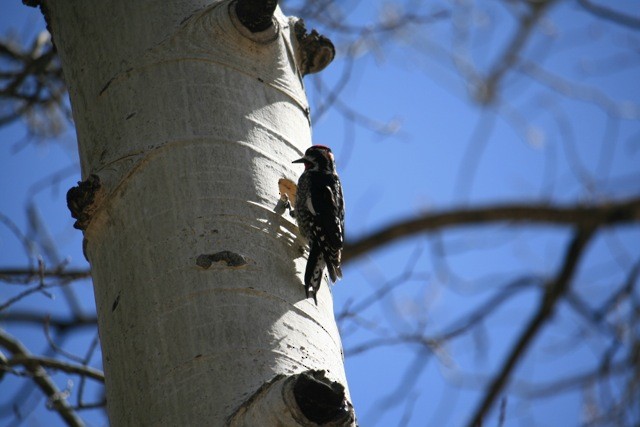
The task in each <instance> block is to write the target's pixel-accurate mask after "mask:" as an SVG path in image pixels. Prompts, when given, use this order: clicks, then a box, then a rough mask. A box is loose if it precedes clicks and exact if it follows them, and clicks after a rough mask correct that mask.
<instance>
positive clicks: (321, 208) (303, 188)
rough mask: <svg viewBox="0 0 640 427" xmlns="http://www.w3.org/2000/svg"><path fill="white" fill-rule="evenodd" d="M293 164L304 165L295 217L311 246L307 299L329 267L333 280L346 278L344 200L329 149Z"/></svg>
mask: <svg viewBox="0 0 640 427" xmlns="http://www.w3.org/2000/svg"><path fill="white" fill-rule="evenodd" d="M293 163H303V164H304V172H303V173H302V175H300V178H299V179H298V189H297V192H296V200H295V206H294V211H293V215H294V216H295V218H296V222H297V223H298V228H299V230H300V234H301V235H302V237H304V238H305V239H306V240H307V242H308V243H309V258H308V260H307V266H306V269H305V273H304V286H305V292H306V295H307V298H309V297H313V300H314V302H315V304H316V305H318V299H317V293H318V290H319V289H320V283H321V281H322V275H323V272H324V269H325V267H326V269H327V272H328V273H329V278H330V279H331V281H332V282H334V283H335V282H336V281H337V280H338V279H340V278H342V268H341V266H340V262H341V258H342V248H343V245H344V197H343V195H342V185H341V183H340V178H339V177H338V174H337V172H336V164H335V159H334V157H333V153H332V152H331V149H330V148H329V147H326V146H324V145H313V146H311V147H309V148H308V149H307V151H305V153H304V156H303V157H302V158H300V159H298V160H294V161H293Z"/></svg>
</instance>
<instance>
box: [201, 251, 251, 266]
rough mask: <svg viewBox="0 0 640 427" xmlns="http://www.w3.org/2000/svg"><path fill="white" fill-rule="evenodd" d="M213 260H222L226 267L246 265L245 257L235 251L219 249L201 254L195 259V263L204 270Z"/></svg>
mask: <svg viewBox="0 0 640 427" xmlns="http://www.w3.org/2000/svg"><path fill="white" fill-rule="evenodd" d="M214 262H224V263H225V264H226V266H227V267H243V266H245V265H247V258H246V257H245V256H244V255H240V254H237V253H235V252H231V251H221V252H216V253H215V254H202V255H199V256H198V258H197V259H196V265H197V266H198V267H202V268H204V269H205V270H206V269H208V268H209V267H211V265H212V264H213V263H214Z"/></svg>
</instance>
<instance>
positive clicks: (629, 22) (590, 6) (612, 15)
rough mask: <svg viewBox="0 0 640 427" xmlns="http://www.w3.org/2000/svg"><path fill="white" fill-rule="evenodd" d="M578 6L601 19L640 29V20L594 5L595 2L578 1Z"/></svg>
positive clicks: (589, 0)
mask: <svg viewBox="0 0 640 427" xmlns="http://www.w3.org/2000/svg"><path fill="white" fill-rule="evenodd" d="M605 3H606V2H605ZM578 4H579V5H580V6H582V7H583V8H584V9H585V10H586V11H588V12H589V13H592V14H594V15H596V16H597V17H599V18H602V19H606V20H607V21H611V22H615V23H616V24H620V25H624V26H625V27H629V28H632V29H634V30H637V29H640V19H638V18H634V17H633V16H631V15H627V14H624V13H620V12H618V11H615V10H613V9H610V8H608V7H605V6H601V5H598V4H594V3H593V2H591V0H578Z"/></svg>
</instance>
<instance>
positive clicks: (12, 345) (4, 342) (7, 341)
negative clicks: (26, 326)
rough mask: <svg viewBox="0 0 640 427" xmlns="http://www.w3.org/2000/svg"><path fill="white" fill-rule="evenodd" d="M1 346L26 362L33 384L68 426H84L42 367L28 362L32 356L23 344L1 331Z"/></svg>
mask: <svg viewBox="0 0 640 427" xmlns="http://www.w3.org/2000/svg"><path fill="white" fill-rule="evenodd" d="M0 345H1V346H3V347H4V348H6V349H7V350H8V351H9V352H11V353H12V355H13V357H14V358H16V357H18V358H22V360H24V367H25V368H26V369H27V370H28V371H29V373H30V374H31V378H32V379H33V382H34V383H35V384H36V385H37V386H38V388H40V390H41V391H42V392H43V393H44V394H45V396H47V397H48V398H49V401H50V402H51V408H52V409H54V410H55V411H56V412H57V413H58V415H60V417H61V418H62V419H63V420H64V421H65V422H66V423H67V425H69V426H74V427H75V426H77V427H81V426H84V423H83V422H82V420H81V419H80V418H79V417H78V415H77V414H76V413H75V411H74V410H73V409H72V408H71V407H70V406H69V404H68V403H67V401H66V398H65V396H64V394H63V393H61V392H60V390H59V389H58V387H57V386H56V385H55V383H54V382H53V381H52V380H51V378H50V377H49V375H48V374H47V371H46V370H45V369H44V368H43V367H42V365H40V364H39V363H36V362H35V361H32V360H31V361H30V360H27V359H31V358H32V356H31V354H30V353H29V351H28V350H27V349H26V348H25V347H24V346H23V345H22V343H20V342H19V341H18V340H16V339H15V338H13V337H12V336H10V335H9V334H7V333H6V332H5V331H4V330H2V329H0Z"/></svg>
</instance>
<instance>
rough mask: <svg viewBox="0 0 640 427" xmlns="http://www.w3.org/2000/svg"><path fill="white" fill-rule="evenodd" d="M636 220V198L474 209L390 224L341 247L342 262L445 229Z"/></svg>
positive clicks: (639, 204) (639, 205) (639, 212)
mask: <svg viewBox="0 0 640 427" xmlns="http://www.w3.org/2000/svg"><path fill="white" fill-rule="evenodd" d="M639 220H640V198H632V199H628V200H623V201H618V202H609V203H602V204H597V205H596V204H594V205H576V206H570V207H551V206H547V205H533V204H522V205H501V206H489V207H484V208H475V209H460V210H452V211H449V212H443V213H436V214H429V215H424V216H421V217H418V218H414V219H410V220H406V221H402V222H399V223H396V224H392V225H390V226H387V227H385V228H383V229H382V230H379V231H377V232H374V233H372V234H370V235H368V236H365V237H361V238H359V239H357V240H355V241H353V242H350V243H348V244H347V245H346V246H345V250H344V255H343V262H349V261H352V260H354V259H355V258H357V257H359V256H362V255H363V254H364V253H366V252H371V251H373V250H375V249H378V248H380V247H382V246H384V245H386V244H389V243H391V242H394V241H396V240H399V239H403V238H407V237H411V236H415V235H418V234H420V233H425V232H433V231H436V230H442V229H445V228H452V227H462V226H477V225H481V224H494V223H499V222H505V223H508V224H523V223H530V224H539V225H561V226H574V227H583V226H588V225H590V224H594V223H595V224H598V225H599V226H601V227H606V226H611V225H617V224H625V223H631V222H637V221H639Z"/></svg>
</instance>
